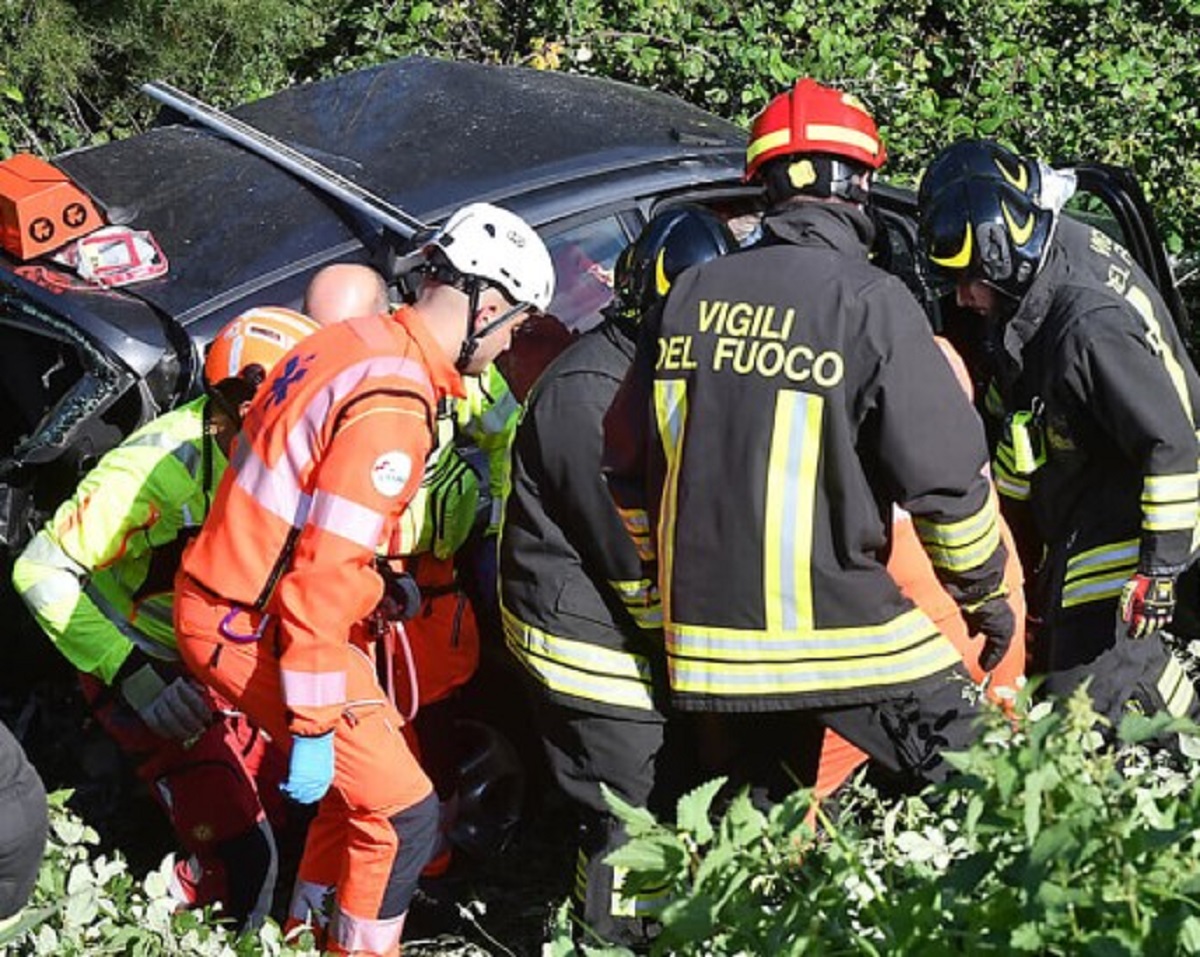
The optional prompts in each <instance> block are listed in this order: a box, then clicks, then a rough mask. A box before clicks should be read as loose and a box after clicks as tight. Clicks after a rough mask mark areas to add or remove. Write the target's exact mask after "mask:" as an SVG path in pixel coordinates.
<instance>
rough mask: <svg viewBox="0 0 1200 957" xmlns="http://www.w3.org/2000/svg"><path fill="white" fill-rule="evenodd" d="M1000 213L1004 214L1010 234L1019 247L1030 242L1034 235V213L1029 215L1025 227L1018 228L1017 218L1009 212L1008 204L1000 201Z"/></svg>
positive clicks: (1026, 217)
mask: <svg viewBox="0 0 1200 957" xmlns="http://www.w3.org/2000/svg"><path fill="white" fill-rule="evenodd" d="M1000 212H1001V213H1003V214H1004V222H1005V223H1006V224H1007V225H1008V232H1009V234H1010V235H1011V236H1012V238H1013V242H1015V243H1016V244H1017V245H1018V246H1024V245H1025V244H1026V243H1027V242H1029V237H1030V236H1032V235H1033V213H1027V214H1026V216H1025V222H1024V224H1023V225H1020V226H1018V225H1017V221H1016V218H1015V217H1014V216H1013V214H1012V213H1011V212H1009V210H1008V203H1006V202H1004V201H1003V200H1001V201H1000Z"/></svg>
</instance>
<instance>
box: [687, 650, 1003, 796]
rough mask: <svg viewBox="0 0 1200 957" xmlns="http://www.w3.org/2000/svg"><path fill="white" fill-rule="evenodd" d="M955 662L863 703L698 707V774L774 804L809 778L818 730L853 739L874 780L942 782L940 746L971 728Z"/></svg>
mask: <svg viewBox="0 0 1200 957" xmlns="http://www.w3.org/2000/svg"><path fill="white" fill-rule="evenodd" d="M973 687H974V686H973V685H972V683H971V679H970V678H969V677H968V675H967V674H966V672H965V671H964V670H963V669H962V668H961V666H955V667H954V668H952V669H949V670H947V671H944V672H941V673H940V674H938V675H936V676H934V677H933V678H930V679H927V680H925V681H923V682H922V683H921V684H920V685H918V686H915V687H913V688H911V689H906V690H903V691H900V692H898V693H896V694H894V695H892V696H891V697H888V698H885V699H883V700H881V701H877V702H872V703H870V704H859V705H847V706H843V707H837V708H808V709H798V710H795V711H769V712H755V713H744V712H739V713H715V712H710V713H708V714H705V715H704V716H703V717H702V718H701V720H700V722H699V732H698V733H699V757H700V760H701V762H702V765H703V768H702V775H701V776H702V777H703V778H705V779H707V778H712V777H714V776H716V775H721V774H723V775H726V776H728V777H729V786H728V788H727V790H728V792H729V793H736V791H738V790H739V789H741V788H742V787H748V788H749V789H750V791H751V796H752V798H753V799H754V800H755V801H756V803H758V804H759V805H760V806H764V805H767V804H772V803H776V802H778V801H780V800H782V799H783V798H784V797H785V796H786V795H788V794H789V793H791V792H792V791H794V790H796V789H797V788H799V787H811V786H812V785H813V784H814V783H815V781H816V778H817V767H818V762H819V760H820V755H821V744H822V741H823V739H824V736H825V731H826V729H827V728H828V729H831V730H833V731H836V732H837V733H838V734H840V735H841V736H842V737H844V738H846V740H848V741H850V742H851V743H852V744H855V745H857V746H858V747H859V748H861V749H862V750H863V751H864V752H866V754H867V756H868V757H869V758H870V759H871V761H872V773H873V775H874V776H875V778H876V780H877V781H879V782H880V783H881V784H883V785H884V786H885V787H887V788H888V789H889V790H893V791H900V792H908V791H916V790H920V788H922V787H924V786H925V785H926V784H929V783H932V782H940V781H944V780H945V779H946V778H947V777H948V776H949V775H950V773H951V771H952V769H951V767H950V765H949V764H948V763H947V762H946V761H945V760H943V758H942V754H943V753H944V752H945V751H962V750H966V749H967V748H968V747H970V745H971V743H972V742H973V741H974V740H975V738H976V737H977V735H978V719H979V706H978V704H976V703H975V697H976V695H977V692H973Z"/></svg>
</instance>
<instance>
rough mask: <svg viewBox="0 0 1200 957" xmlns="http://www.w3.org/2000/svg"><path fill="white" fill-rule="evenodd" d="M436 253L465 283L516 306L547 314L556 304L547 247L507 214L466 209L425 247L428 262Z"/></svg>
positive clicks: (481, 206) (483, 206) (488, 207)
mask: <svg viewBox="0 0 1200 957" xmlns="http://www.w3.org/2000/svg"><path fill="white" fill-rule="evenodd" d="M435 249H436V250H440V251H441V253H442V255H444V256H445V257H446V260H447V261H448V262H449V264H450V265H451V266H452V267H453V268H454V269H455V270H456V271H457V272H459V273H461V274H462V275H463V276H464V277H476V278H479V279H482V280H484V281H485V282H488V283H491V284H492V285H494V286H498V287H499V288H500V289H501V290H502V291H503V292H504V294H505V295H506V296H507V297H508V298H509V299H511V300H512V302H513V303H514V304H517V305H526V306H532V307H533V308H534V309H536V310H538V311H539V312H545V311H546V309H547V308H548V307H549V306H550V300H551V299H553V298H554V263H553V261H552V260H551V259H550V252H549V250H547V249H546V244H545V243H544V242H542V237H541V236H539V235H538V234H537V231H536V230H534V228H533V227H532V226H530V225H529V224H528V223H527V222H525V220H523V219H522V218H521V217H520V216H518V215H517V214H516V213H512V212H509V211H508V210H507V209H502V208H500V207H499V206H493V205H492V204H491V203H471V204H470V205H468V206H464V207H463V208H462V209H460V210H458V211H457V212H455V213H454V215H452V216H451V217H450V218H449V219H448V220H446V223H445V225H444V226H442V227H441V229H439V230H438V231H437V232H436V233H434V235H433V236H432V237H431V238H430V239H429V240H428V242H426V243H425V246H424V247H423V251H424V252H425V254H426V256H428V255H429V253H430V252H431V251H432V250H435Z"/></svg>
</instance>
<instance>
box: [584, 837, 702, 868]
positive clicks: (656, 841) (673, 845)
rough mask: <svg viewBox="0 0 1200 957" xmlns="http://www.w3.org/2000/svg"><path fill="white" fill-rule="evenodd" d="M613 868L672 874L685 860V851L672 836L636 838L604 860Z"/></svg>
mask: <svg viewBox="0 0 1200 957" xmlns="http://www.w3.org/2000/svg"><path fill="white" fill-rule="evenodd" d="M604 860H605V861H606V862H607V863H609V864H611V865H612V866H613V867H625V868H628V869H629V870H631V871H650V872H653V873H655V874H670V873H674V872H675V871H676V870H677V869H678V868H679V867H680V866H682V864H683V862H684V861H686V860H687V850H686V849H685V848H684V847H683V845H682V844H680V843H679V840H678V839H677V838H675V837H674V836H672V835H663V834H659V835H653V836H649V837H638V838H634V839H633V840H631V841H629V842H628V843H627V844H624V845H622V846H621V847H619V848H617V849H616V850H615V851H613V852H612V853H611V854H609V855H608V856H607V857H606V858H605V859H604Z"/></svg>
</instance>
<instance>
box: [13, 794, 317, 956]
mask: <svg viewBox="0 0 1200 957" xmlns="http://www.w3.org/2000/svg"><path fill="white" fill-rule="evenodd" d="M70 796H71V794H70V792H69V791H57V792H55V793H53V794H51V795H50V836H49V840H48V841H47V845H46V854H45V857H44V858H43V860H42V866H41V870H40V871H39V873H38V879H37V884H36V886H35V887H34V891H33V896H32V898H31V900H30V901H29V905H28V906H27V907H26V908H25V909H24V910H23V911H21V912H20V913H19V914H17V915H16V916H15V917H13V918H11V919H10V920H8V921H5V922H2V923H0V954H13V955H46V957H102V955H105V954H111V955H114V957H116V955H122V957H124V955H130V957H160V955H161V957H167V955H172V957H174V955H178V957H205V955H207V957H250V955H260V957H277V955H280V954H283V953H287V954H288V955H289V957H317V951H316V950H315V949H314V948H313V947H311V946H307V945H308V944H310V943H311V938H310V937H309V936H308V935H306V934H300V935H299V938H300V939H298V940H296V941H288V942H285V941H284V938H283V934H282V932H281V931H280V929H279V926H278V925H277V924H275V923H273V922H271V921H267V923H266V924H265V925H264V926H263V927H262V928H261V929H260V930H259V931H257V932H256V933H247V934H245V935H242V936H240V937H239V936H237V935H235V934H234V933H233V932H232V931H230V930H229V929H228V928H227V926H226V925H224V924H222V923H221V922H220V921H218V920H217V919H216V915H214V914H212V913H204V912H184V913H175V902H174V901H173V900H172V899H171V897H170V895H169V894H168V892H167V881H168V879H169V876H170V867H171V858H169V857H168V858H166V859H165V860H164V861H163V864H162V865H161V866H160V867H159V868H158V869H157V870H154V871H151V872H150V873H149V874H148V875H146V877H145V878H144V879H142V880H138V879H137V878H135V877H134V875H132V874H131V873H130V871H129V868H128V866H127V865H126V863H125V861H124V859H123V858H121V857H120V856H119V855H117V856H115V857H112V858H109V857H108V856H106V855H103V854H97V853H96V847H97V845H98V844H99V837H98V836H97V834H96V832H95V831H94V830H93V829H92V828H90V827H89V826H88V825H87V824H85V823H84V822H83V821H81V820H80V819H79V818H78V817H77V816H75V815H74V814H72V813H71V812H70V811H69V810H68V808H67V801H68V800H69V799H70Z"/></svg>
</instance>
